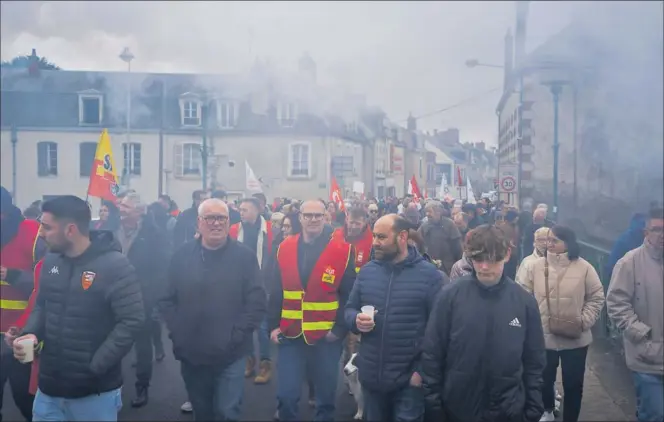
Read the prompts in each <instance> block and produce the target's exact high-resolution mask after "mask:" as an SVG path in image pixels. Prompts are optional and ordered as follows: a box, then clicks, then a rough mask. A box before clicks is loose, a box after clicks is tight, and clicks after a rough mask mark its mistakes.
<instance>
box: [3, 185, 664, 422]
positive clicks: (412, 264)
mask: <svg viewBox="0 0 664 422" xmlns="http://www.w3.org/2000/svg"><path fill="white" fill-rule="evenodd" d="M0 193H1V194H2V197H1V198H0V199H1V204H0V205H1V208H2V209H1V211H2V212H1V214H0V215H1V216H2V220H1V221H2V254H1V255H0V258H1V261H0V264H1V266H0V270H1V274H0V276H1V277H0V278H1V279H2V283H0V287H1V289H2V290H1V293H2V296H1V299H2V301H1V305H0V311H1V312H2V333H3V337H4V341H3V342H0V343H1V344H2V385H3V386H4V384H5V383H6V382H7V380H8V381H9V383H10V384H11V387H12V395H13V398H14V402H15V403H16V405H17V407H18V408H19V410H20V411H21V413H22V415H23V416H24V418H25V419H26V420H33V421H65V420H67V421H84V420H108V421H113V420H117V415H118V411H119V410H120V408H121V407H122V400H121V387H122V385H123V379H122V365H121V364H122V360H123V358H124V357H125V356H127V355H128V353H129V352H130V350H131V349H132V347H133V348H134V349H135V362H134V366H135V373H136V380H135V397H134V399H133V401H132V405H133V406H135V407H141V406H145V405H148V403H149V387H150V381H151V375H152V367H153V361H154V360H156V361H157V362H159V361H161V360H162V359H164V356H165V354H166V352H165V350H164V345H163V342H162V340H161V331H162V328H161V323H162V322H163V323H165V325H166V328H167V331H168V333H169V337H170V339H171V341H172V346H173V350H172V352H173V355H174V357H175V358H176V359H177V360H178V361H179V362H180V365H181V377H182V382H183V385H184V388H185V389H186V392H187V394H188V398H189V400H188V402H187V403H185V404H183V406H182V410H183V411H189V412H191V411H193V414H194V418H195V420H197V421H211V420H219V421H221V420H240V419H241V417H242V415H241V403H242V399H243V394H244V388H243V387H244V382H245V378H248V377H252V378H253V380H254V383H256V384H259V385H260V384H265V383H268V382H270V381H271V380H272V379H273V378H274V380H273V381H274V382H276V385H277V388H276V389H277V394H276V397H275V415H274V417H275V418H276V419H279V420H282V421H292V420H301V415H300V414H299V409H300V406H299V403H300V400H301V395H302V387H303V385H308V397H307V398H308V399H309V402H310V405H311V406H312V407H313V408H314V420H316V421H329V420H334V418H335V412H336V408H335V406H336V394H337V386H338V383H339V382H340V379H341V380H343V381H344V382H345V383H346V385H347V387H348V390H349V392H350V393H352V394H353V396H354V399H355V401H356V403H357V406H358V412H357V414H356V418H357V419H364V420H369V421H384V420H394V421H424V420H427V421H458V422H463V421H487V422H488V421H497V422H498V421H517V420H518V421H533V422H536V421H540V420H541V421H553V420H555V418H556V417H557V416H558V415H561V416H562V420H563V421H565V422H575V421H578V420H579V416H580V413H581V407H582V397H583V391H584V378H585V370H586V357H587V353H588V348H589V346H590V345H591V343H592V333H591V329H592V327H593V326H594V325H595V323H596V322H597V321H598V319H599V316H600V312H601V310H602V308H603V306H605V304H606V306H607V310H608V314H609V316H610V318H611V319H612V320H613V321H614V323H615V324H616V325H617V326H618V327H619V328H620V329H621V330H622V332H623V337H624V343H625V357H626V362H627V365H628V367H629V368H630V370H631V371H632V373H633V376H634V382H635V387H636V388H635V393H636V396H637V401H638V409H637V411H638V414H637V417H638V420H639V421H656V420H662V419H663V415H664V410H663V409H662V407H663V403H664V399H663V397H664V391H663V390H662V388H663V387H662V386H663V382H662V377H663V375H664V350H663V349H662V347H663V341H664V340H663V339H664V321H663V319H664V318H663V317H662V313H663V301H664V299H663V297H664V291H663V289H662V280H663V279H664V272H663V269H662V268H663V267H662V261H663V259H662V257H663V255H664V252H663V251H664V212H663V211H662V209H661V208H653V209H651V210H650V212H649V214H647V215H642V216H641V220H640V221H642V225H641V226H640V227H641V235H642V236H641V238H640V243H639V242H635V241H633V240H634V238H637V239H638V237H637V236H635V235H633V236H632V237H628V240H629V242H627V241H626V240H625V239H622V240H621V250H622V253H618V252H616V253H615V254H614V255H615V256H613V258H614V259H615V260H614V262H615V265H613V266H612V268H611V270H612V276H611V282H610V285H609V288H608V292H607V293H606V296H605V289H604V287H603V285H602V282H601V281H600V278H599V276H598V273H597V271H596V270H595V268H593V266H592V265H590V264H589V263H588V262H587V261H585V260H584V259H583V258H582V257H581V256H580V246H579V242H578V241H577V239H576V235H575V233H574V231H573V230H571V229H570V228H568V227H565V226H562V225H553V226H552V227H548V224H546V221H545V219H546V215H547V208H546V206H545V205H540V206H538V207H537V209H536V210H535V211H534V212H525V211H524V212H519V210H517V209H515V208H512V207H509V206H508V205H506V204H503V203H496V204H491V203H490V202H489V201H482V203H480V204H469V203H462V202H460V201H449V202H447V201H437V200H418V199H414V198H412V197H407V198H405V199H403V200H401V201H397V200H396V199H394V198H385V199H384V200H369V201H364V200H357V201H352V203H346V204H343V203H340V204H336V203H334V202H329V203H327V202H325V201H322V200H306V201H303V202H300V201H295V200H286V199H284V198H279V199H276V200H275V201H274V203H273V204H271V206H268V205H267V200H266V198H265V196H264V195H262V194H257V195H254V196H252V197H249V198H244V199H242V200H239V201H227V198H226V194H225V193H224V192H221V191H216V192H212V193H209V192H205V191H196V192H194V193H193V195H192V199H193V203H192V206H191V208H189V209H186V210H184V211H182V212H177V211H176V207H175V206H174V204H173V202H172V201H171V200H170V198H168V197H167V196H162V197H160V198H159V201H157V202H156V203H154V204H151V205H147V204H145V203H144V202H143V201H142V200H141V197H140V195H139V194H138V193H136V192H132V191H130V192H126V193H124V194H122V195H120V197H119V198H118V200H117V202H107V203H104V205H103V207H102V211H101V213H100V219H99V220H95V221H93V220H92V218H91V212H90V207H89V204H88V203H86V201H84V200H82V199H80V198H78V197H75V196H62V197H58V198H54V199H51V200H48V201H45V202H43V203H41V204H39V212H38V213H37V212H34V210H32V211H31V212H34V217H35V218H38V221H36V220H34V219H32V218H30V217H31V216H33V215H27V216H26V215H23V214H22V213H21V211H20V210H19V209H18V208H16V207H15V206H14V205H13V204H12V198H11V195H10V194H9V192H7V191H6V190H5V189H4V188H2V190H1V192H0ZM627 243H629V245H630V246H631V247H626V246H625V245H626V244H627ZM254 336H256V337H257V338H256V341H254ZM254 344H257V345H258V348H257V349H258V350H254ZM275 347H276V349H277V350H278V354H277V355H276V356H273V353H272V351H273V349H274V348H275ZM12 355H13V356H12ZM559 366H562V380H561V381H562V388H561V389H560V391H558V389H557V388H556V378H557V374H558V367H559ZM276 367H278V370H275V369H276ZM341 367H344V371H341V370H340V369H341ZM0 403H2V400H1V397H0Z"/></svg>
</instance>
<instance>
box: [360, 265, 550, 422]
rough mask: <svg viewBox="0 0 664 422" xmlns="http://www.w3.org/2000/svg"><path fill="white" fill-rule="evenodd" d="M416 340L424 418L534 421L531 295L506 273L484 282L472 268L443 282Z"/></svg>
mask: <svg viewBox="0 0 664 422" xmlns="http://www.w3.org/2000/svg"><path fill="white" fill-rule="evenodd" d="M424 338H425V341H424V346H423V352H422V372H421V375H422V381H423V387H424V395H425V403H426V412H427V414H428V419H430V420H444V421H448V422H466V421H501V422H526V421H528V422H536V421H539V419H540V417H541V416H542V413H543V411H544V406H543V404H542V372H543V371H544V366H545V363H546V353H545V349H544V336H543V334H542V322H541V320H540V313H539V311H538V309H537V303H536V301H535V299H534V298H533V296H532V295H530V294H528V292H526V291H525V290H524V289H522V288H521V287H519V286H518V285H517V284H516V283H514V282H513V281H512V280H510V279H509V278H508V277H506V276H505V275H503V276H502V278H501V280H500V281H499V282H498V283H497V284H495V285H493V286H486V285H484V284H482V283H481V282H480V281H479V280H477V278H476V277H475V274H474V273H473V274H471V275H468V276H465V277H462V278H461V279H459V280H457V281H455V282H453V283H452V284H450V285H449V286H447V287H445V288H444V289H443V290H442V291H441V293H440V295H438V299H437V303H436V305H435V308H434V310H433V312H432V313H431V316H430V317H429V325H428V326H427V330H426V335H425V337H424ZM360 373H361V372H360Z"/></svg>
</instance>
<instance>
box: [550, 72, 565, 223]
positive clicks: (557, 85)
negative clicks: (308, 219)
mask: <svg viewBox="0 0 664 422" xmlns="http://www.w3.org/2000/svg"><path fill="white" fill-rule="evenodd" d="M546 85H548V86H549V89H550V90H551V95H552V96H553V220H554V221H558V152H559V150H560V143H559V140H558V108H559V104H560V94H561V93H562V90H563V85H564V82H562V81H552V82H549V83H547V84H546Z"/></svg>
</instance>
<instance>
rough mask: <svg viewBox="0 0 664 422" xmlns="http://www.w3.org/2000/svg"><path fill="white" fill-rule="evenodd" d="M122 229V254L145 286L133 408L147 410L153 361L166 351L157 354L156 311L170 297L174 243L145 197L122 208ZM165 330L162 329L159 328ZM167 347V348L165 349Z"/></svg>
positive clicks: (127, 200) (131, 197) (130, 197)
mask: <svg viewBox="0 0 664 422" xmlns="http://www.w3.org/2000/svg"><path fill="white" fill-rule="evenodd" d="M118 208H119V210H120V221H121V224H120V227H119V228H118V230H117V231H116V233H115V237H116V239H117V240H118V242H120V246H121V247H122V253H123V254H124V256H126V257H127V259H129V262H130V263H131V265H132V266H133V267H134V268H135V269H136V278H137V279H138V281H139V283H140V285H141V291H142V296H143V305H144V308H145V315H146V321H145V326H144V327H143V329H142V330H141V332H139V333H138V334H137V335H136V343H135V344H134V348H135V350H136V398H135V399H134V400H133V401H132V402H131V405H132V406H133V407H142V406H145V405H146V404H147V402H148V387H149V386H150V380H151V379H152V359H153V358H154V355H155V354H156V355H157V358H158V360H162V359H163V356H164V351H163V349H162V350H157V351H156V353H153V348H152V340H153V337H154V333H153V331H154V323H153V319H152V317H153V310H154V307H155V305H156V302H157V300H158V299H160V298H161V297H162V296H163V295H164V294H165V293H166V268H167V267H166V265H165V263H166V262H168V259H169V258H170V243H169V242H168V240H167V239H168V238H167V236H166V233H165V230H164V229H160V228H159V227H157V225H156V223H155V222H154V220H153V219H152V218H151V217H152V216H150V215H146V208H147V207H146V204H145V203H143V202H142V201H141V197H140V196H139V195H138V194H137V193H135V192H130V193H128V194H127V195H126V196H125V197H124V198H122V201H121V202H120V204H118ZM158 329H159V330H161V327H158ZM162 347H163V346H162Z"/></svg>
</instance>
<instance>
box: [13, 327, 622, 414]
mask: <svg viewBox="0 0 664 422" xmlns="http://www.w3.org/2000/svg"><path fill="white" fill-rule="evenodd" d="M164 341H165V342H168V338H167V337H166V336H164ZM166 346H167V350H169V349H168V347H169V345H166ZM274 356H276V353H274ZM133 360H134V357H133V353H130V354H129V355H128V356H127V357H126V358H125V361H124V374H125V383H126V386H125V387H124V389H123V394H122V396H123V402H124V407H123V409H122V411H121V412H120V415H119V420H121V421H155V420H160V421H192V420H193V417H192V416H191V415H190V414H189V415H187V414H183V413H181V412H180V406H181V405H182V403H184V402H185V401H186V400H187V395H186V393H185V388H184V383H183V381H182V378H181V376H180V366H179V364H178V362H177V361H175V360H174V359H173V357H172V355H170V354H167V357H166V359H165V360H164V361H163V362H160V363H155V365H154V373H153V379H152V386H151V388H150V403H149V404H148V405H147V406H145V407H143V408H141V409H133V408H132V407H131V405H130V402H131V399H132V398H133V396H134V388H133V382H134V379H135V378H134V371H133V369H132V368H131V362H132V361H133ZM558 379H559V380H560V379H561V378H560V375H559V377H558ZM340 381H341V379H340ZM339 384H340V386H339V392H338V396H337V420H339V421H351V420H352V418H353V415H354V414H355V403H354V401H353V399H352V397H351V396H349V395H348V393H347V391H346V390H345V387H344V386H343V383H342V382H340V383H339ZM5 388H7V390H5V394H4V404H3V416H4V420H5V421H21V420H22V418H21V416H20V414H19V413H18V410H17V409H16V407H15V406H14V403H13V402H12V399H11V393H10V392H9V391H8V389H9V385H6V386H5ZM558 389H559V391H561V392H562V391H563V390H562V386H561V385H559V386H558ZM307 395H308V393H307V391H306V386H305V385H303V388H302V401H301V405H300V406H301V413H300V416H301V419H302V420H312V416H313V414H312V409H311V408H310V407H309V406H308V404H307ZM563 400H564V399H563ZM563 403H564V401H563ZM275 409H276V382H275V380H274V379H273V380H272V381H271V382H270V383H269V384H267V385H261V386H257V385H254V384H253V382H252V381H251V380H247V381H246V382H245V394H244V403H243V413H242V420H244V421H271V420H272V417H273V416H274V412H275ZM634 409H635V400H634V392H633V384H632V380H631V375H630V373H629V371H628V370H627V368H626V367H625V364H624V358H622V356H621V354H620V350H617V349H616V346H615V344H614V343H612V342H610V341H608V340H604V339H598V340H596V341H595V342H594V343H593V345H592V346H591V348H590V352H589V354H588V364H587V371H586V378H585V386H584V395H583V404H582V407H581V417H580V420H581V421H630V420H635V417H634V415H635V410H634Z"/></svg>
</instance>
